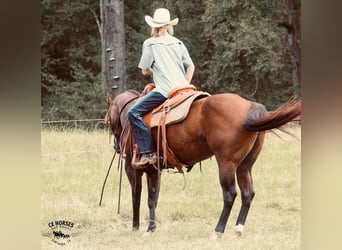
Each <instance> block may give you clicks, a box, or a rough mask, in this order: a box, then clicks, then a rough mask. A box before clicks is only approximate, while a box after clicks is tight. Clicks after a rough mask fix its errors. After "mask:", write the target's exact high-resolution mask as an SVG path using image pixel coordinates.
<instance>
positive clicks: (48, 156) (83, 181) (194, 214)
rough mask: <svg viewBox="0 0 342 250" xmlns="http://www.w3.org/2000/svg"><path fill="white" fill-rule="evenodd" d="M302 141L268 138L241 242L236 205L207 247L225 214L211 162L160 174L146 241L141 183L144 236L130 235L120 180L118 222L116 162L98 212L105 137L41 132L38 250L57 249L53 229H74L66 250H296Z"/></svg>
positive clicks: (107, 151)
mask: <svg viewBox="0 0 342 250" xmlns="http://www.w3.org/2000/svg"><path fill="white" fill-rule="evenodd" d="M292 131H293V133H295V134H296V135H297V137H298V138H299V139H297V140H296V139H294V138H293V137H290V136H287V135H284V134H282V137H283V138H282V139H280V138H278V137H276V136H275V135H273V134H272V133H268V135H267V137H266V141H265V146H264V148H263V150H262V152H261V155H260V157H259V159H258V160H257V162H256V164H255V166H254V172H253V176H254V185H255V190H256V196H255V199H254V201H253V203H252V206H251V210H250V213H249V216H248V218H247V223H246V226H245V231H244V235H243V236H242V237H236V236H235V234H234V232H233V228H234V224H235V221H236V218H237V215H238V210H239V207H240V198H239V196H238V197H237V199H236V201H235V204H234V207H233V210H232V213H231V216H230V218H229V220H228V224H227V228H226V232H225V234H224V236H223V238H222V239H221V240H219V241H215V242H213V241H209V240H208V239H209V237H210V235H211V233H212V231H213V230H214V227H215V226H216V223H217V221H218V217H219V213H220V211H221V209H222V194H221V188H220V185H219V181H218V170H217V166H216V162H215V160H214V159H213V160H210V159H209V160H207V161H205V162H202V173H201V172H200V168H199V165H196V166H195V167H194V168H193V170H192V171H191V172H190V173H186V174H185V177H186V187H185V189H183V185H184V180H183V176H182V175H180V174H174V173H171V172H167V171H164V172H163V173H162V182H161V190H160V197H159V203H158V208H157V230H156V232H155V233H153V234H152V235H148V236H145V235H144V232H145V230H146V228H147V223H148V207H147V194H146V193H147V190H146V185H145V183H144V186H143V194H142V204H141V212H140V214H141V228H140V230H139V231H138V232H132V231H131V218H132V216H131V213H132V212H131V211H132V208H131V195H130V187H129V185H128V180H127V178H126V176H125V175H123V186H122V198H121V213H120V215H118V214H117V197H118V181H119V172H118V171H117V169H116V162H114V164H113V168H112V171H111V173H110V176H109V179H108V181H107V186H106V189H105V193H104V198H103V201H102V203H103V204H102V206H101V207H99V206H98V203H99V197H100V192H101V188H102V183H103V180H104V177H105V174H106V171H107V168H108V165H109V163H110V160H111V158H112V155H113V149H112V144H109V142H108V134H107V133H106V132H102V131H96V132H84V131H77V130H76V131H72V132H57V131H47V130H43V131H42V136H41V151H42V170H41V183H42V186H41V232H42V240H41V247H42V249H61V246H59V245H57V244H56V243H54V242H52V240H51V239H52V231H51V230H50V229H49V227H48V223H49V222H50V221H55V220H68V221H71V222H73V223H75V226H74V228H73V229H72V231H71V233H76V234H77V235H76V236H72V237H71V241H70V242H69V243H67V244H66V245H65V246H63V249H227V248H229V249H263V250H264V249H272V250H274V249H300V248H301V220H300V212H301V193H300V190H301V160H300V155H301V152H300V151H301V144H300V128H298V127H295V128H292Z"/></svg>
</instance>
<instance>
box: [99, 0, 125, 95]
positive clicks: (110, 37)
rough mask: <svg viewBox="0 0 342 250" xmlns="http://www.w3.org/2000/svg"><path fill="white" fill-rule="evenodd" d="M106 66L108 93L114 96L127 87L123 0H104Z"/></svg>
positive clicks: (104, 54)
mask: <svg viewBox="0 0 342 250" xmlns="http://www.w3.org/2000/svg"><path fill="white" fill-rule="evenodd" d="M102 1H103V2H102V7H103V44H104V46H102V48H103V49H104V53H103V56H104V60H103V62H104V64H105V65H104V68H105V78H106V86H107V95H109V96H111V98H114V97H115V96H116V95H117V94H119V93H122V92H123V91H125V89H126V82H125V77H126V76H125V74H126V67H125V56H126V55H125V29H124V27H125V22H124V1H123V0H102Z"/></svg>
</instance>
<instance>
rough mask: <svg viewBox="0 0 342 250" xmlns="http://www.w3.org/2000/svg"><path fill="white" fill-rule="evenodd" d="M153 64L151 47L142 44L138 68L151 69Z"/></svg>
mask: <svg viewBox="0 0 342 250" xmlns="http://www.w3.org/2000/svg"><path fill="white" fill-rule="evenodd" d="M153 62H154V57H153V52H152V46H151V44H149V43H146V42H144V44H143V50H142V54H141V58H140V62H139V65H138V67H139V68H141V69H144V70H148V69H151V67H152V64H153Z"/></svg>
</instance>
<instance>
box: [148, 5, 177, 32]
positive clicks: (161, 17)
mask: <svg viewBox="0 0 342 250" xmlns="http://www.w3.org/2000/svg"><path fill="white" fill-rule="evenodd" d="M145 21H146V22H147V24H148V25H150V26H151V27H153V28H158V27H162V26H165V25H177V23H178V18H175V19H173V20H171V21H170V12H169V11H168V10H167V9H164V8H159V9H156V11H155V12H154V14H153V18H152V17H150V16H145Z"/></svg>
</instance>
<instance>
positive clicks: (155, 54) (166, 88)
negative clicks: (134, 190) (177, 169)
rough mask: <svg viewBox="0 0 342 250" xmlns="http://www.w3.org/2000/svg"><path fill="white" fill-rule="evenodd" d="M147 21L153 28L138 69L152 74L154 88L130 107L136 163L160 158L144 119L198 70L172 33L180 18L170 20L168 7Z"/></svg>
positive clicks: (158, 10) (145, 44) (143, 163)
mask: <svg viewBox="0 0 342 250" xmlns="http://www.w3.org/2000/svg"><path fill="white" fill-rule="evenodd" d="M145 21H146V22H147V24H148V25H149V26H151V28H152V32H151V37H150V38H148V39H146V40H145V41H144V44H143V50H142V55H141V58H140V62H139V66H138V67H139V68H141V70H142V74H143V75H152V76H153V82H154V84H155V88H154V89H153V90H152V91H151V92H149V93H148V94H147V95H145V96H144V97H143V98H142V99H140V100H139V101H138V102H136V103H135V104H134V105H133V106H132V107H131V108H130V109H129V110H128V113H127V114H128V119H129V122H130V124H131V127H132V132H133V135H134V138H135V140H136V143H137V144H138V151H139V154H140V155H141V157H140V160H139V161H138V162H136V163H135V164H136V165H137V166H143V165H146V164H153V163H156V161H157V155H156V149H155V145H154V143H153V139H152V135H151V132H150V131H149V129H148V128H147V127H146V126H145V124H144V122H143V119H142V117H143V115H144V114H146V113H147V112H149V111H150V110H152V109H153V108H154V107H156V106H158V105H159V104H161V103H163V102H164V101H165V100H166V99H167V97H168V95H169V93H170V91H171V90H172V89H174V88H179V87H183V86H186V85H188V84H190V82H191V79H192V76H193V74H194V71H195V66H194V64H193V62H192V60H191V57H190V55H189V53H188V50H187V48H186V47H185V45H184V43H183V42H182V41H180V40H179V39H178V38H176V37H174V36H173V26H174V25H177V23H178V18H175V19H173V20H170V12H169V11H168V10H167V9H164V8H159V9H156V10H155V12H154V15H153V18H152V17H150V16H145Z"/></svg>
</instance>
